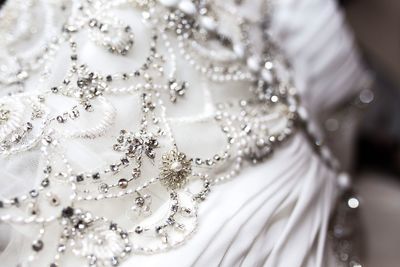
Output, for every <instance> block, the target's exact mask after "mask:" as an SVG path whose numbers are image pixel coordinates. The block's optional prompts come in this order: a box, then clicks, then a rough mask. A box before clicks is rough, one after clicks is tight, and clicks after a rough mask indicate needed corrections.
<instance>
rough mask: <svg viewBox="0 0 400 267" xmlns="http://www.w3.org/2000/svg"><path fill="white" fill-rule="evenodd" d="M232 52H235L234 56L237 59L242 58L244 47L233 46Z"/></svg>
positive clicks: (239, 45)
mask: <svg viewBox="0 0 400 267" xmlns="http://www.w3.org/2000/svg"><path fill="white" fill-rule="evenodd" d="M233 52H235V54H236V56H237V57H239V58H243V57H244V52H245V51H244V47H243V46H242V45H241V44H235V45H234V46H233Z"/></svg>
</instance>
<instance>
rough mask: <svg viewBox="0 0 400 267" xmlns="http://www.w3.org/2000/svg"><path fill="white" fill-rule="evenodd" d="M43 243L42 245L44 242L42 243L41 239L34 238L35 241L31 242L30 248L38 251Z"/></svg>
mask: <svg viewBox="0 0 400 267" xmlns="http://www.w3.org/2000/svg"><path fill="white" fill-rule="evenodd" d="M43 245H44V244H43V241H42V240H35V241H34V242H33V243H32V249H33V250H34V251H36V252H38V251H40V250H42V248H43Z"/></svg>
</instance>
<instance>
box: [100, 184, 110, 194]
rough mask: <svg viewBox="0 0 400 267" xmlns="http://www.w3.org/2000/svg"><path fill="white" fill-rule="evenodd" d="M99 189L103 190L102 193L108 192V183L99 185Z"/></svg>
mask: <svg viewBox="0 0 400 267" xmlns="http://www.w3.org/2000/svg"><path fill="white" fill-rule="evenodd" d="M99 191H100V192H101V193H107V192H108V185H107V184H104V183H103V184H101V185H100V186H99Z"/></svg>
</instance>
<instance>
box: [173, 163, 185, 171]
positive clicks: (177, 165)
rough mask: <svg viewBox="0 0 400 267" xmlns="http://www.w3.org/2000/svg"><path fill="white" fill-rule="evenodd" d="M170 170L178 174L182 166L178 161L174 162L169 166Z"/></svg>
mask: <svg viewBox="0 0 400 267" xmlns="http://www.w3.org/2000/svg"><path fill="white" fill-rule="evenodd" d="M170 168H171V170H172V171H174V172H179V171H181V170H182V168H183V166H182V163H180V162H179V161H175V162H173V163H172V164H171V167H170Z"/></svg>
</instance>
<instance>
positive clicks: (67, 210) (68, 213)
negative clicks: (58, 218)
mask: <svg viewBox="0 0 400 267" xmlns="http://www.w3.org/2000/svg"><path fill="white" fill-rule="evenodd" d="M61 215H62V216H63V217H64V218H69V217H71V216H72V215H74V209H73V208H72V207H66V208H65V209H63V210H62V212H61Z"/></svg>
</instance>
